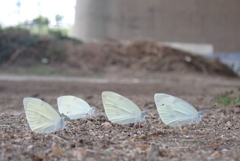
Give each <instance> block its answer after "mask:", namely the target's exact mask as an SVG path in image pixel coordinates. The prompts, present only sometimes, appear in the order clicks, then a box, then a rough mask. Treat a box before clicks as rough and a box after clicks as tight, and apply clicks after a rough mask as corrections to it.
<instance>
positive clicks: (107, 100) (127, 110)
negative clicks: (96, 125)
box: [102, 91, 148, 124]
mask: <svg viewBox="0 0 240 161" xmlns="http://www.w3.org/2000/svg"><path fill="white" fill-rule="evenodd" d="M102 101H103V106H104V109H105V112H106V115H107V117H108V119H109V120H110V121H111V122H113V123H117V124H129V123H136V122H141V121H143V120H145V117H146V116H147V115H148V112H146V111H141V110H140V109H139V108H138V106H137V105H136V104H134V103H133V102H132V101H130V100H129V99H127V98H126V97H123V96H121V95H119V94H117V93H114V92H110V91H104V92H102Z"/></svg>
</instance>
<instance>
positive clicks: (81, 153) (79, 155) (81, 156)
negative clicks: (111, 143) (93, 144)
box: [73, 148, 87, 160]
mask: <svg viewBox="0 0 240 161" xmlns="http://www.w3.org/2000/svg"><path fill="white" fill-rule="evenodd" d="M86 154H87V152H86V150H85V149H83V148H78V149H77V150H75V151H74V152H73V156H74V157H76V158H77V159H78V160H83V159H84V158H85V156H86Z"/></svg>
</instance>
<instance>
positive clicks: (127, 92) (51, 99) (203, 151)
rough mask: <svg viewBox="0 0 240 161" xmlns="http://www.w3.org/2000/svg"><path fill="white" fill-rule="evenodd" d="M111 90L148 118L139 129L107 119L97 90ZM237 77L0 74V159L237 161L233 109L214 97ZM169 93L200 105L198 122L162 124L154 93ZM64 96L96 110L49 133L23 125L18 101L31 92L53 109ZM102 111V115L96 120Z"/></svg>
mask: <svg viewBox="0 0 240 161" xmlns="http://www.w3.org/2000/svg"><path fill="white" fill-rule="evenodd" d="M106 90H109V91H114V92H117V93H119V94H121V95H124V96H125V97H127V98H129V99H131V100H132V101H133V102H135V103H136V104H137V105H138V106H139V107H140V108H141V109H142V110H146V111H149V113H150V114H151V115H152V117H150V118H147V121H146V122H142V125H141V127H140V128H136V127H134V126H133V125H132V124H130V125H117V124H112V123H111V122H109V121H108V119H107V118H106V116H105V114H104V109H103V105H102V102H101V92H102V91H106ZM239 90H240V83H239V79H235V78H226V77H211V76H202V75H192V74H191V75H178V76H177V75H176V74H175V75H174V74H160V75H158V77H155V78H154V79H148V78H145V79H130V78H129V79H119V78H115V79H113V78H112V79H107V78H106V79H86V78H66V77H64V78H62V77H61V78H60V77H29V76H26V77H25V76H9V75H0V113H1V115H0V160H24V161H26V160H35V161H39V160H86V161H95V160H139V161H140V160H227V161H230V160H238V159H239V157H240V150H239V149H240V121H239V120H240V115H239V114H240V107H238V106H239V105H232V106H223V105H221V104H219V103H217V102H216V98H218V96H219V95H220V94H222V93H226V92H229V91H232V93H233V95H239V94H240V91H239ZM155 93H168V94H172V95H174V96H177V97H180V98H182V99H184V100H186V101H188V102H190V103H191V104H193V105H194V106H195V107H196V108H197V109H198V110H200V111H201V110H204V112H205V114H204V116H203V121H204V124H205V126H204V124H203V123H202V122H200V123H198V124H191V125H185V126H183V127H182V128H183V131H182V132H181V131H180V130H179V128H172V127H169V126H166V125H164V123H162V122H161V120H160V118H159V115H158V113H157V110H156V107H155V104H154V100H153V95H154V94H155ZM66 94H71V95H75V96H77V97H81V98H82V99H84V100H86V101H87V102H88V103H89V104H90V105H91V106H96V107H97V110H96V112H95V115H94V116H93V117H91V118H87V119H79V120H75V121H69V122H68V123H67V126H68V128H67V129H65V130H62V131H57V132H54V133H51V134H37V133H34V132H32V131H31V130H30V128H29V127H28V124H27V120H26V117H25V113H24V109H23V105H22V99H23V98H24V97H26V96H33V97H37V98H41V99H44V100H45V101H46V102H48V103H50V104H51V105H53V106H54V107H56V104H57V102H56V99H57V97H58V96H61V95H66ZM103 116H105V117H103Z"/></svg>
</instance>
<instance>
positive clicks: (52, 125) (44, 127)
mask: <svg viewBox="0 0 240 161" xmlns="http://www.w3.org/2000/svg"><path fill="white" fill-rule="evenodd" d="M23 105H24V109H25V112H26V117H27V121H28V124H29V126H30V128H31V130H32V131H34V132H36V133H51V132H54V131H56V130H59V127H62V126H61V123H62V122H61V117H60V115H59V114H58V113H57V111H56V110H54V109H53V108H52V106H50V105H49V104H48V103H46V102H44V101H42V100H40V99H37V98H32V97H26V98H24V99H23Z"/></svg>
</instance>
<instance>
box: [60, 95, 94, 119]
mask: <svg viewBox="0 0 240 161" xmlns="http://www.w3.org/2000/svg"><path fill="white" fill-rule="evenodd" d="M57 104H58V110H59V112H60V114H64V115H66V116H67V117H69V118H70V119H71V120H72V119H79V118H83V117H87V116H91V115H93V114H94V111H95V109H96V107H90V106H89V104H88V103H87V102H85V101H84V100H82V99H80V98H78V97H75V96H70V95H67V96H61V97H58V99H57Z"/></svg>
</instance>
